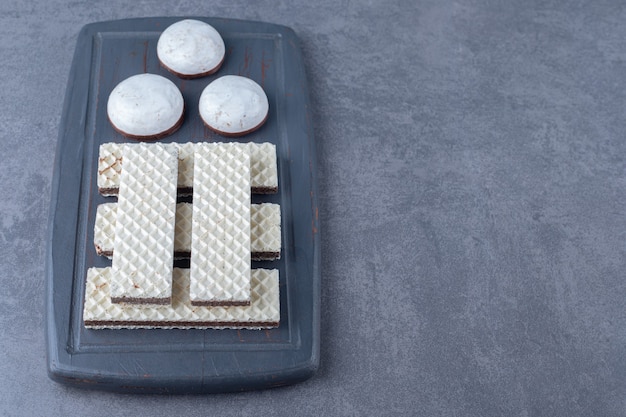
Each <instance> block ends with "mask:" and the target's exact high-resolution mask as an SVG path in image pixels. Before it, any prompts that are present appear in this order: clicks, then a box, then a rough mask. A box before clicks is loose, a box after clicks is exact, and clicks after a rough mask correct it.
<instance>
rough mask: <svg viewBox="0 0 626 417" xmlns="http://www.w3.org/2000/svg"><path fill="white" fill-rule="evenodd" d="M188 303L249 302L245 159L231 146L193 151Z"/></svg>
mask: <svg viewBox="0 0 626 417" xmlns="http://www.w3.org/2000/svg"><path fill="white" fill-rule="evenodd" d="M193 175H194V181H193V190H194V191H193V215H192V227H191V253H192V256H191V266H190V269H191V271H190V290H189V291H190V298H191V303H192V304H194V305H224V304H238V305H246V304H249V303H250V261H251V259H250V154H249V153H248V152H247V149H245V148H244V147H242V146H237V145H235V144H215V143H204V144H200V145H197V146H196V149H195V152H194V174H193Z"/></svg>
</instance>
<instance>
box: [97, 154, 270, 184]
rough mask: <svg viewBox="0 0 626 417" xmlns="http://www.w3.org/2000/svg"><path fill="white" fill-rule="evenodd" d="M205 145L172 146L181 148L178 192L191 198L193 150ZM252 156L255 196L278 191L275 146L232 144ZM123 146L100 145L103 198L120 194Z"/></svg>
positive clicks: (99, 165) (99, 178)
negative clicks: (245, 150)
mask: <svg viewBox="0 0 626 417" xmlns="http://www.w3.org/2000/svg"><path fill="white" fill-rule="evenodd" d="M197 145H202V143H193V142H187V143H182V144H179V143H169V144H163V146H172V147H175V148H177V149H178V160H179V165H178V192H179V194H182V195H190V194H191V192H192V191H191V190H192V187H193V166H194V149H195V147H196V146H197ZM232 145H234V146H240V147H243V148H245V149H247V151H248V153H249V154H250V186H251V187H252V191H253V193H255V194H272V193H275V192H276V191H277V190H278V169H277V164H276V145H274V144H272V143H269V142H264V143H252V142H250V143H232ZM123 147H124V144H120V143H113V142H108V143H104V144H102V145H100V156H99V158H98V189H99V190H100V194H102V195H104V196H114V195H117V193H118V189H119V183H120V176H121V173H122V167H123V160H124V158H123V156H124V155H123V154H124V151H123Z"/></svg>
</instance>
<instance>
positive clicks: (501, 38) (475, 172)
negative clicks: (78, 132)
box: [0, 0, 626, 416]
mask: <svg viewBox="0 0 626 417" xmlns="http://www.w3.org/2000/svg"><path fill="white" fill-rule="evenodd" d="M159 15H162V16H167V15H177V16H198V15H205V16H220V17H227V18H240V19H252V20H262V21H267V22H271V23H278V24H283V25H287V26H290V27H292V28H293V29H294V30H295V31H296V33H297V34H298V36H299V37H300V39H301V42H302V48H303V52H304V58H305V64H306V66H307V69H308V77H309V88H310V92H311V100H312V107H313V109H312V123H313V125H314V127H315V133H316V138H317V143H318V156H319V167H318V170H319V174H320V184H319V190H320V195H319V199H320V211H319V215H320V223H321V226H322V228H321V236H322V258H323V261H322V276H323V284H322V332H321V341H322V342H321V367H320V370H319V371H318V373H317V374H316V375H315V376H314V377H313V378H312V379H310V380H308V381H306V382H304V383H302V384H298V385H294V386H290V387H286V388H281V389H275V390H268V391H260V392H250V393H242V394H229V395H215V396H177V397H160V396H130V395H115V394H110V393H103V392H98V391H95V392H94V391H83V390H76V389H71V388H67V387H65V386H62V385H59V384H56V383H54V382H52V381H51V380H49V379H48V377H47V376H46V360H45V345H44V280H43V277H44V257H45V248H46V242H45V239H46V217H47V210H48V204H49V198H50V186H51V173H52V165H53V161H52V159H53V157H52V155H53V154H54V150H55V145H56V140H57V136H58V133H59V132H58V128H59V121H60V117H61V106H62V103H63V97H64V91H65V87H66V81H67V77H68V73H69V69H70V65H71V59H72V55H73V52H74V46H75V40H76V37H77V35H78V32H79V30H80V28H81V27H82V26H83V25H84V24H87V23H91V22H95V21H101V20H110V19H119V18H128V17H144V16H159ZM625 21H626V8H625V6H624V5H623V3H622V2H619V1H605V0H599V1H593V2H578V1H577V2H574V1H527V2H519V1H512V0H510V1H488V0H468V1H459V2H452V1H445V2H444V1H399V0H392V1H382V0H380V1H369V2H356V1H349V0H340V1H330V0H321V1H320V2H315V3H312V2H308V1H303V0H296V1H294V2H284V1H279V2H274V1H266V0H262V1H258V2H243V1H234V2H233V1H226V0H216V1H214V2H210V3H207V2H205V1H195V0H189V1H185V2H176V1H171V2H145V1H141V2H128V1H119V0H112V1H108V2H91V1H86V0H78V1H73V2H65V1H59V0H51V1H23V2H6V1H5V2H0V51H1V52H2V56H4V57H8V58H5V59H2V60H0V86H1V87H2V91H3V94H2V98H1V99H0V114H1V115H2V117H0V155H2V159H1V160H0V167H1V171H2V175H1V176H0V191H1V192H2V195H3V198H2V201H0V253H2V257H1V258H0V270H1V271H2V273H1V276H0V294H1V296H0V352H2V360H0V392H1V393H2V394H1V395H0V415H2V416H5V415H6V416H33V415H46V416H54V415H58V416H68V415H81V416H111V415H135V416H157V415H185V416H205V415H208V414H210V415H220V416H257V415H268V416H293V415H315V416H318V415H336V416H361V415H372V416H381V415H385V416H386V415H419V416H502V415H506V416H623V415H626V280H625V278H626V272H625V271H626V208H625V207H626V163H625V162H626V161H625V158H624V155H625V154H626V140H625V135H624V132H625V131H626V113H625V111H624V102H625V100H626V25H624V22H625Z"/></svg>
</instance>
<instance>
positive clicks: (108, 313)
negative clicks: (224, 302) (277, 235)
mask: <svg viewBox="0 0 626 417" xmlns="http://www.w3.org/2000/svg"><path fill="white" fill-rule="evenodd" d="M111 275H112V269H111V268H110V267H107V268H90V269H89V270H88V271H87V284H86V287H85V305H84V308H83V320H84V322H85V327H87V328H92V329H99V328H156V327H158V328H197V329H203V328H213V329H225V328H239V329H241V328H243V329H261V328H271V327H276V326H278V324H279V321H280V294H279V278H278V270H276V269H271V270H270V269H253V270H252V271H251V281H250V283H251V291H250V297H251V298H250V305H248V306H228V307H215V306H214V307H200V306H193V305H191V302H190V299H189V269H181V268H174V270H173V289H172V303H171V304H169V305H161V306H136V305H132V304H125V303H118V304H116V303H112V302H111V297H110V292H109V291H110V282H111V279H112V277H111Z"/></svg>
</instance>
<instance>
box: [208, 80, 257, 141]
mask: <svg viewBox="0 0 626 417" xmlns="http://www.w3.org/2000/svg"><path fill="white" fill-rule="evenodd" d="M199 107H200V117H202V120H203V121H204V123H205V125H206V126H207V127H208V128H209V129H211V130H213V131H215V132H217V133H219V134H221V135H224V136H242V135H245V134H246V133H250V132H252V131H254V130H256V129H258V128H259V127H261V126H262V125H263V123H265V121H266V120H267V115H268V113H269V103H268V101H267V96H266V95H265V92H264V91H263V89H262V88H261V86H260V85H258V84H257V83H256V82H254V81H253V80H251V79H250V78H246V77H241V76H239V75H225V76H223V77H220V78H218V79H216V80H215V81H213V82H212V83H210V84H209V85H207V86H206V88H205V89H204V90H203V91H202V94H201V95H200V102H199Z"/></svg>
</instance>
